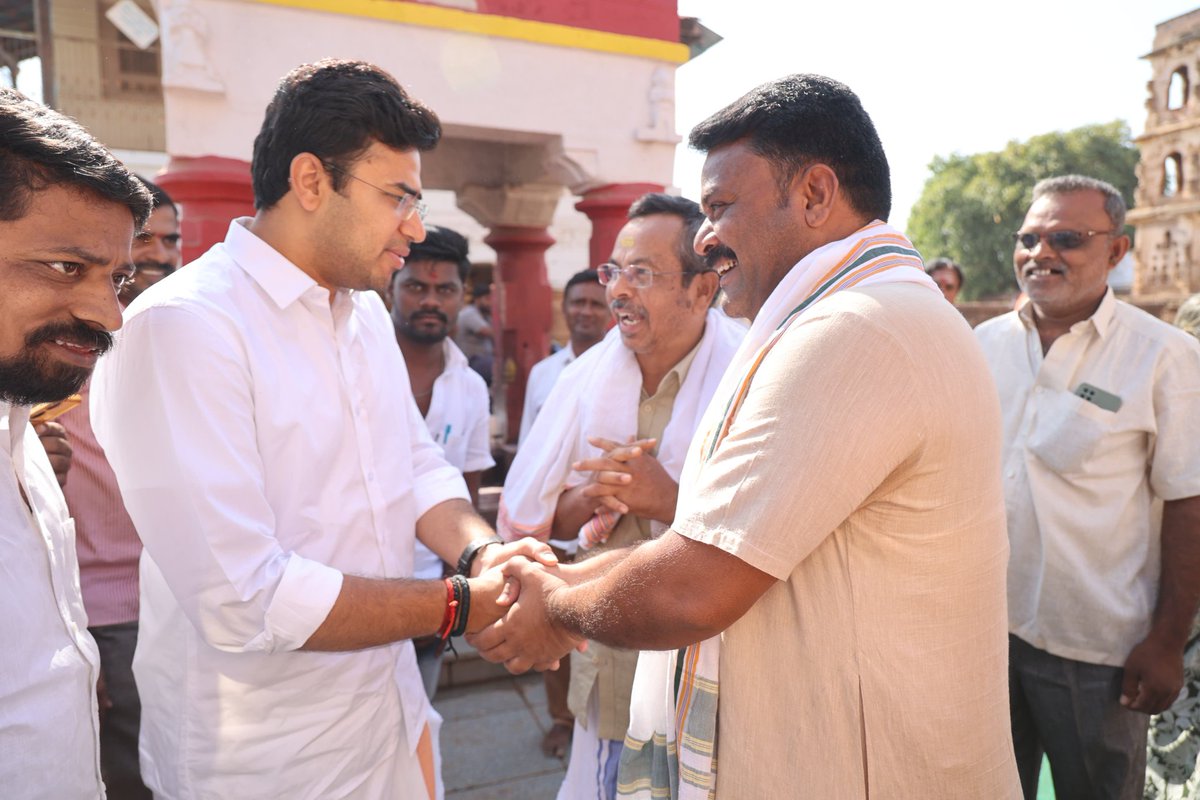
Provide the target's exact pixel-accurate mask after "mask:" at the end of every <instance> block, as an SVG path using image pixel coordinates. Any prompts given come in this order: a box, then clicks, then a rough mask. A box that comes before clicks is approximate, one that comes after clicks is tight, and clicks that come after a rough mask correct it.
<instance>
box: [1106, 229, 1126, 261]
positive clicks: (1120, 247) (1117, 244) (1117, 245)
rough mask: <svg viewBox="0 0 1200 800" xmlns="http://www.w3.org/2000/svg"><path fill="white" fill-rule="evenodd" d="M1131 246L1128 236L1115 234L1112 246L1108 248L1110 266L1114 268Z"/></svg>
mask: <svg viewBox="0 0 1200 800" xmlns="http://www.w3.org/2000/svg"><path fill="white" fill-rule="evenodd" d="M1129 248H1130V241H1129V237H1128V236H1125V235H1121V236H1114V237H1113V241H1112V246H1111V247H1110V248H1109V250H1108V268H1109V269H1112V268H1113V267H1115V266H1116V265H1117V264H1118V263H1119V262H1120V261H1121V259H1122V258H1124V257H1125V254H1126V253H1128V252H1129Z"/></svg>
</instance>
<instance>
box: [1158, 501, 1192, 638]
mask: <svg viewBox="0 0 1200 800" xmlns="http://www.w3.org/2000/svg"><path fill="white" fill-rule="evenodd" d="M1197 576H1200V496H1197V497H1189V498H1186V499H1183V500H1170V501H1167V502H1166V503H1164V504H1163V516H1162V572H1161V575H1160V577H1159V588H1158V603H1157V605H1156V607H1155V609H1154V618H1153V623H1152V625H1151V635H1153V636H1159V637H1162V639H1163V640H1164V641H1166V642H1168V643H1169V644H1171V646H1172V647H1175V646H1178V648H1179V650H1180V651H1181V652H1182V650H1183V647H1184V645H1185V644H1186V642H1187V637H1188V633H1189V632H1190V631H1191V627H1192V620H1193V619H1194V618H1195V616H1196V608H1197V605H1198V604H1200V580H1198V579H1197Z"/></svg>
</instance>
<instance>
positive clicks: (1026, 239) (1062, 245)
mask: <svg viewBox="0 0 1200 800" xmlns="http://www.w3.org/2000/svg"><path fill="white" fill-rule="evenodd" d="M1114 233H1116V231H1050V232H1049V233H1022V232H1021V231H1017V232H1016V233H1014V234H1013V235H1012V237H1013V242H1014V243H1016V244H1017V245H1018V246H1019V247H1020V248H1021V249H1023V250H1032V249H1033V248H1035V247H1037V245H1038V242H1040V241H1043V240H1044V241H1045V242H1046V244H1048V245H1049V246H1050V248H1051V249H1052V250H1059V251H1062V250H1074V249H1075V248H1076V247H1082V246H1083V245H1084V244H1085V243H1086V242H1087V241H1088V240H1089V239H1091V238H1092V237H1093V236H1101V235H1111V234H1114Z"/></svg>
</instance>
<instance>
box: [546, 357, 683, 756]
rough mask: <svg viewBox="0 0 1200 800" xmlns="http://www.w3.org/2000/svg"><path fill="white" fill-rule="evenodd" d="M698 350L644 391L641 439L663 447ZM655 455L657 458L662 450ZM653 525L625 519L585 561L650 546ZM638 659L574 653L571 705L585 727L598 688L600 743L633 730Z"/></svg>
mask: <svg viewBox="0 0 1200 800" xmlns="http://www.w3.org/2000/svg"><path fill="white" fill-rule="evenodd" d="M699 349H700V343H699V342H697V343H696V346H695V347H693V348H692V350H691V352H689V353H688V354H687V355H686V356H684V357H683V359H682V360H680V362H679V363H678V364H676V365H675V366H674V367H672V368H671V371H670V372H668V373H667V374H666V376H665V377H664V378H663V379H662V381H660V382H659V384H658V391H657V392H655V393H654V394H653V396H651V395H649V394H647V392H646V390H645V388H643V389H642V395H641V402H640V403H639V405H638V430H637V436H638V438H639V439H658V440H659V442H658V444H661V443H662V435H663V431H665V430H666V428H667V423H669V422H670V421H671V409H672V408H673V407H674V405H675V397H676V395H678V394H679V388H680V387H681V386H683V382H684V380H685V379H686V378H687V374H688V370H689V369H690V368H691V366H692V361H694V360H695V358H696V351H697V350H699ZM653 455H655V456H657V455H658V446H657V445H656V446H655V449H654V453H653ZM650 524H651V521H650V520H648V519H642V518H641V517H635V516H633V515H632V514H626V515H625V516H623V517H621V519H620V521H618V522H617V526H616V527H615V528H614V529H613V532H612V534H611V535H610V536H609V537H608V541H607V542H605V543H604V544H603V545H601V546H599V547H595V548H592V549H591V550H587V551H581V553H582V555H581V558H588V557H590V556H593V555H596V554H598V553H603V552H605V551H606V550H613V549H616V548H620V547H629V546H630V545H633V544H637V543H638V542H641V541H645V540H646V539H649V538H651V536H652V533H651V530H650ZM637 660H638V651H637V650H622V649H618V648H615V647H609V646H607V645H603V644H600V643H599V642H593V641H589V642H588V649H587V652H586V653H578V652H576V653H572V654H571V686H570V690H569V693H568V696H567V704H568V706H569V707H570V709H571V713H573V714H574V715H575V719H577V720H579V723H580V724H581V725H585V726H586V724H587V704H588V697H589V696H590V695H591V693H592V687H593V686H594V687H595V688H596V691H597V696H596V699H597V701H598V704H599V710H600V713H599V717H600V726H599V730H598V731H597V736H599V737H600V738H601V739H615V740H617V741H623V740H624V739H625V731H626V730H627V729H628V728H629V699H630V693H631V690H632V689H633V673H634V671H635V670H636V669H637Z"/></svg>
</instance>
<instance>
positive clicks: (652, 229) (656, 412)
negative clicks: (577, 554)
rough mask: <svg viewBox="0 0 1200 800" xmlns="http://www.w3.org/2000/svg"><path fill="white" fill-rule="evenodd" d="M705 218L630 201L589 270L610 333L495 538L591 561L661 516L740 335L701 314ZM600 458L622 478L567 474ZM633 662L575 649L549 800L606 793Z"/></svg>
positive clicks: (575, 383)
mask: <svg viewBox="0 0 1200 800" xmlns="http://www.w3.org/2000/svg"><path fill="white" fill-rule="evenodd" d="M703 221H704V215H703V214H701V213H700V208H699V206H697V205H696V203H695V202H693V201H691V200H688V199H686V198H683V197H670V196H668V195H665V194H647V195H644V196H642V197H641V198H639V199H637V200H636V201H634V203H633V205H632V206H630V208H629V221H628V222H627V223H626V224H625V226H624V227H623V228H622V229H621V231H620V232H619V233H618V234H617V241H616V244H615V246H614V247H613V253H612V258H611V259H610V260H609V261H608V263H606V264H601V265H600V267H599V268H598V270H597V271H598V272H599V274H600V279H601V280H602V281H603V282H604V284H605V289H606V290H607V297H608V300H609V305H610V308H611V309H612V313H613V316H614V317H615V318H616V320H617V327H616V329H614V330H613V331H611V332H610V333H609V334H608V336H607V337H606V338H605V340H604V341H603V342H602V343H601V344H599V345H597V346H596V347H595V348H593V349H592V350H589V351H588V352H587V353H585V354H584V355H583V356H582V357H581V358H579V359H578V360H576V361H575V362H574V363H572V364H571V365H570V366H569V367H567V368H566V369H565V370H563V374H562V377H561V379H560V380H559V382H558V383H557V385H556V386H555V388H554V390H553V391H552V392H551V393H550V398H549V400H548V401H547V403H546V407H545V408H544V409H542V413H541V415H540V416H539V417H538V420H537V422H535V423H534V425H533V429H532V430H531V431H530V434H529V439H528V441H527V442H526V443H525V446H524V447H523V448H522V449H521V450H520V451H519V452H518V453H517V457H516V459H514V461H513V464H512V468H511V469H510V470H509V480H508V481H506V483H505V486H504V498H503V501H502V502H503V508H502V511H503V513H502V514H501V516H500V521H499V525H498V527H499V529H500V535H501V536H502V537H504V538H515V537H518V536H521V535H531V534H532V535H534V536H537V537H538V538H542V537H545V536H552V537H553V538H554V539H556V540H566V539H573V538H575V537H579V540H580V547H581V548H582V553H583V554H582V556H581V559H583V560H587V559H588V558H589V557H590V556H595V555H597V554H601V553H604V552H605V551H607V550H614V549H618V548H623V547H627V546H629V545H631V544H634V543H636V542H640V541H645V540H646V539H649V538H651V537H652V536H653V535H655V534H656V533H659V532H661V531H663V530H665V529H666V526H667V525H669V524H670V522H671V517H672V514H673V513H674V511H675V494H676V492H677V491H678V484H677V480H678V477H679V470H680V468H681V467H682V466H683V459H684V456H685V454H686V452H687V446H688V444H689V443H690V442H691V440H692V435H693V434H694V433H695V431H696V426H697V424H698V423H699V421H700V415H701V414H702V413H703V412H704V409H705V408H706V407H707V406H708V402H709V400H711V399H712V396H713V392H715V391H716V388H717V384H718V383H719V382H720V380H721V376H722V375H723V374H724V372H725V368H726V367H727V366H728V365H729V360H730V359H731V358H732V357H733V354H734V352H735V351H736V350H737V347H738V345H739V344H740V343H741V341H742V336H743V334H744V333H745V331H744V329H743V328H742V327H741V326H740V325H739V324H738V323H736V322H733V321H732V320H730V319H729V318H728V317H726V316H725V315H724V314H722V313H720V312H719V311H714V310H712V309H710V306H711V305H712V300H713V297H714V295H716V292H717V276H716V273H715V272H714V271H713V270H711V269H709V268H708V265H707V264H706V262H705V260H704V258H703V257H702V256H700V255H699V254H698V253H696V251H695V250H694V249H693V247H692V241H693V240H694V239H695V237H696V233H697V232H698V231H699V230H700V225H701V223H702V222H703ZM635 440H636V441H635ZM629 442H634V443H633V444H627V443H629ZM660 443H661V444H660ZM617 453H621V454H623V455H617ZM606 456H607V457H612V458H620V459H621V460H622V467H623V469H624V470H625V471H624V472H622V476H621V477H622V480H616V481H612V482H607V481H604V480H602V478H601V476H600V475H586V474H582V473H579V472H573V470H572V468H573V467H574V466H575V465H576V464H577V462H579V461H582V460H586V459H590V458H597V457H601V458H602V457H606ZM625 477H628V478H629V480H628V481H625V480H623V478H625ZM539 523H541V524H540V525H539ZM547 528H548V529H549V530H547ZM637 658H638V654H637V652H636V651H632V650H620V649H615V648H611V647H606V646H605V645H603V644H600V643H599V642H589V643H588V649H587V651H586V652H583V653H577V654H574V655H572V657H571V687H570V707H571V711H572V713H573V714H574V715H575V732H574V736H573V741H574V743H573V745H572V747H571V761H570V764H569V765H568V767H567V776H566V779H565V780H564V782H563V786H562V789H561V791H560V792H559V797H561V798H565V799H566V800H570V799H571V798H577V797H602V798H612V797H614V796H615V793H616V782H617V763H618V759H619V758H620V754H621V746H622V741H623V740H624V738H625V731H626V730H627V729H628V727H629V696H630V689H631V687H632V684H633V673H634V669H635V667H636V666H637Z"/></svg>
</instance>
